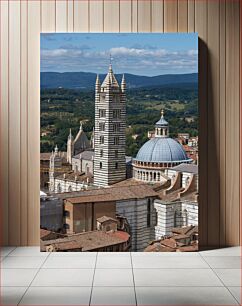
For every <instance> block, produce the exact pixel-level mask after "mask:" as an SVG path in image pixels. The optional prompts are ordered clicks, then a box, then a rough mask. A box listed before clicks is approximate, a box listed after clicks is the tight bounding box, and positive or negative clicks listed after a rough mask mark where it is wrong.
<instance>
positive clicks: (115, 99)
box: [113, 95, 120, 103]
mask: <svg viewBox="0 0 242 306" xmlns="http://www.w3.org/2000/svg"><path fill="white" fill-rule="evenodd" d="M113 102H116V103H118V102H120V101H119V96H117V95H113Z"/></svg>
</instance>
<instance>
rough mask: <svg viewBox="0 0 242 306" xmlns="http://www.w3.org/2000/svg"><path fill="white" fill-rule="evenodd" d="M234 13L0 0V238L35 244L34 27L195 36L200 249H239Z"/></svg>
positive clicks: (180, 2)
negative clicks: (0, 232)
mask: <svg viewBox="0 0 242 306" xmlns="http://www.w3.org/2000/svg"><path fill="white" fill-rule="evenodd" d="M239 11H240V7H239V0H233V1H226V0H221V1H219V2H218V1H208V0H202V1H196V0H148V1H147V0H81V1H79V0H54V1H53V0H51V1H48V0H35V1H27V0H23V1H18V0H10V1H5V0H3V1H1V13H0V16H1V21H0V22H1V29H0V30H1V122H0V125H1V131H0V132H1V148H2V149H1V163H0V165H1V191H2V195H1V197H2V198H1V199H2V203H3V204H2V206H3V207H2V209H3V215H4V218H3V220H2V222H1V225H2V229H3V232H4V233H3V237H2V242H3V243H4V244H5V245H7V244H9V245H37V244H38V243H39V145H40V144H39V123H40V113H39V101H40V96H39V88H40V75H39V69H40V67H39V65H40V63H39V55H40V49H39V48H40V45H39V44H40V42H39V34H40V31H43V32H55V31H59V32H62V31H68V32H73V31H74V32H88V31H93V32H103V31H106V32H119V31H125V32H129V31H132V32H137V31H138V32H149V31H153V32H162V31H165V32H176V31H180V32H187V31H188V32H194V31H196V32H198V34H199V39H200V40H199V52H200V54H199V73H200V75H199V111H200V122H199V127H200V135H199V137H200V139H199V148H200V160H199V174H200V184H199V185H200V187H199V188H200V192H199V194H200V199H199V201H200V205H199V206H200V207H199V218H200V225H199V234H200V244H201V246H224V245H238V244H239V239H240V237H239V225H240V218H239V213H240V209H239V200H240V190H239V186H240V184H239V179H240V177H239V163H240V155H239V154H240V138H239V137H240V132H239V127H240V100H239V98H240V97H239V94H240V88H239V82H240V76H239V72H240V71H239V67H240V65H239V63H240V58H239V55H240V53H239V52H240V47H239V43H240V32H239V29H240V27H239ZM3 76H4V77H3ZM13 224H14V226H13Z"/></svg>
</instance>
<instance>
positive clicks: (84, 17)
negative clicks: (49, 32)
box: [74, 0, 89, 32]
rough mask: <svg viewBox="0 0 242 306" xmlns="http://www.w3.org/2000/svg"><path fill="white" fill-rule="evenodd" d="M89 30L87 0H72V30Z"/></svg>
mask: <svg viewBox="0 0 242 306" xmlns="http://www.w3.org/2000/svg"><path fill="white" fill-rule="evenodd" d="M88 31H89V0H81V1H80V0H74V32H88Z"/></svg>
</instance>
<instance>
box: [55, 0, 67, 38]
mask: <svg viewBox="0 0 242 306" xmlns="http://www.w3.org/2000/svg"><path fill="white" fill-rule="evenodd" d="M67 3H68V0H57V1H56V13H55V14H56V32H67V29H68V15H67V13H68V11H67V5H68V4H67Z"/></svg>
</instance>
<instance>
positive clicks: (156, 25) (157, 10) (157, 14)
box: [151, 0, 164, 32]
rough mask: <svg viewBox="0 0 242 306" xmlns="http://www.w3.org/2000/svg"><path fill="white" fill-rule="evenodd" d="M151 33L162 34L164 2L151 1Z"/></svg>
mask: <svg viewBox="0 0 242 306" xmlns="http://www.w3.org/2000/svg"><path fill="white" fill-rule="evenodd" d="M151 4H152V12H151V14H152V15H151V16H152V24H151V28H152V32H164V1H163V0H152V3H151Z"/></svg>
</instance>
